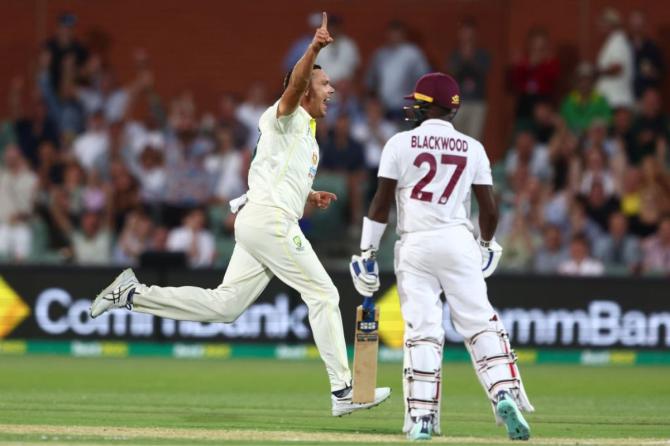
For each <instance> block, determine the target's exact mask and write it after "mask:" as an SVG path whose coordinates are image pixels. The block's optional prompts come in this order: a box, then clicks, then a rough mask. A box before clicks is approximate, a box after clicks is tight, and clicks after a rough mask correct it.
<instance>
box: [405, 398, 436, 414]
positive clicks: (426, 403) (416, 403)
mask: <svg viewBox="0 0 670 446" xmlns="http://www.w3.org/2000/svg"><path fill="white" fill-rule="evenodd" d="M407 406H409V408H410V410H411V409H424V410H430V411H431V412H436V411H437V410H438V408H439V407H440V402H439V401H438V400H437V399H431V400H422V399H419V398H407Z"/></svg>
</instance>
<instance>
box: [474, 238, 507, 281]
mask: <svg viewBox="0 0 670 446" xmlns="http://www.w3.org/2000/svg"><path fill="white" fill-rule="evenodd" d="M477 244H479V250H480V251H481V252H482V273H484V278H486V277H489V276H490V275H491V274H493V271H495V270H496V268H497V267H498V262H500V258H501V257H502V252H503V249H502V246H500V245H499V244H498V242H496V240H495V239H491V241H488V242H487V241H485V240H482V238H481V237H479V238H478V239H477Z"/></svg>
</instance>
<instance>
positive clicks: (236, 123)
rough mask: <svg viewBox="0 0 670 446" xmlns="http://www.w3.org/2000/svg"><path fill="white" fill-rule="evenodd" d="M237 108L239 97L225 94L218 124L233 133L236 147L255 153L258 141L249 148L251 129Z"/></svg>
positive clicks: (220, 106)
mask: <svg viewBox="0 0 670 446" xmlns="http://www.w3.org/2000/svg"><path fill="white" fill-rule="evenodd" d="M310 41H311V37H310ZM301 54H302V53H301ZM237 107H238V99H237V97H236V96H235V95H234V94H232V93H226V94H224V95H223V96H222V97H221V101H220V102H219V114H218V116H217V117H216V120H217V123H218V124H219V125H220V126H222V127H228V128H229V129H230V130H231V131H232V132H233V141H234V143H235V147H246V148H247V149H249V150H250V151H253V150H254V148H255V147H256V141H254V144H253V145H252V146H250V147H248V146H247V142H248V141H249V129H248V128H247V126H246V125H244V124H242V122H241V121H240V120H239V118H238V117H237ZM256 124H258V123H256Z"/></svg>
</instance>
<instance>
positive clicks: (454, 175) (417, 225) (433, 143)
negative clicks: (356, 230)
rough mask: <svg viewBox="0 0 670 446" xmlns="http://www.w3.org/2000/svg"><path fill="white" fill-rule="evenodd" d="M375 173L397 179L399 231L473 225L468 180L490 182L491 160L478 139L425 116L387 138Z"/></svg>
mask: <svg viewBox="0 0 670 446" xmlns="http://www.w3.org/2000/svg"><path fill="white" fill-rule="evenodd" d="M378 176H380V177H385V178H390V179H394V180H397V181H398V186H397V187H396V204H397V208H398V234H400V235H401V236H402V235H403V234H405V233H411V232H420V231H434V230H436V229H439V228H442V227H448V226H453V225H465V226H467V227H468V229H469V230H470V231H472V230H473V227H472V223H471V222H470V190H471V186H472V185H473V184H488V185H493V179H492V177H491V165H490V163H489V159H488V157H487V156H486V152H485V151H484V147H483V146H482V145H481V143H480V142H479V141H477V140H476V139H474V138H471V137H469V136H467V135H465V134H463V133H461V132H459V131H457V130H456V129H454V126H453V125H451V124H450V123H449V122H447V121H443V120H440V119H428V120H426V121H424V122H423V123H422V124H421V125H420V126H419V127H417V128H415V129H413V130H410V131H406V132H400V133H397V134H396V135H394V136H393V137H392V138H391V139H389V140H388V142H387V143H386V145H385V146H384V150H383V151H382V157H381V161H380V164H379V173H378Z"/></svg>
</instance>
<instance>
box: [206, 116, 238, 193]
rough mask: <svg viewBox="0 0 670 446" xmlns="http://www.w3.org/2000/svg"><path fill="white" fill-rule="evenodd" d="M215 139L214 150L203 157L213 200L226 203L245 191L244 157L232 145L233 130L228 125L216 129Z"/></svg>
mask: <svg viewBox="0 0 670 446" xmlns="http://www.w3.org/2000/svg"><path fill="white" fill-rule="evenodd" d="M216 140H217V146H216V152H214V153H212V154H210V155H207V158H205V169H206V170H207V172H209V174H210V175H211V176H212V179H213V184H214V192H213V195H214V196H213V198H214V200H215V202H216V203H222V204H227V203H228V202H229V201H230V200H231V199H233V198H235V197H238V196H240V195H242V194H243V193H244V191H245V187H246V180H245V173H246V172H244V170H243V169H244V157H243V155H242V151H241V149H239V148H237V147H235V146H234V141H233V132H232V131H231V129H229V128H228V127H223V126H220V127H219V128H218V129H217V133H216Z"/></svg>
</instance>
